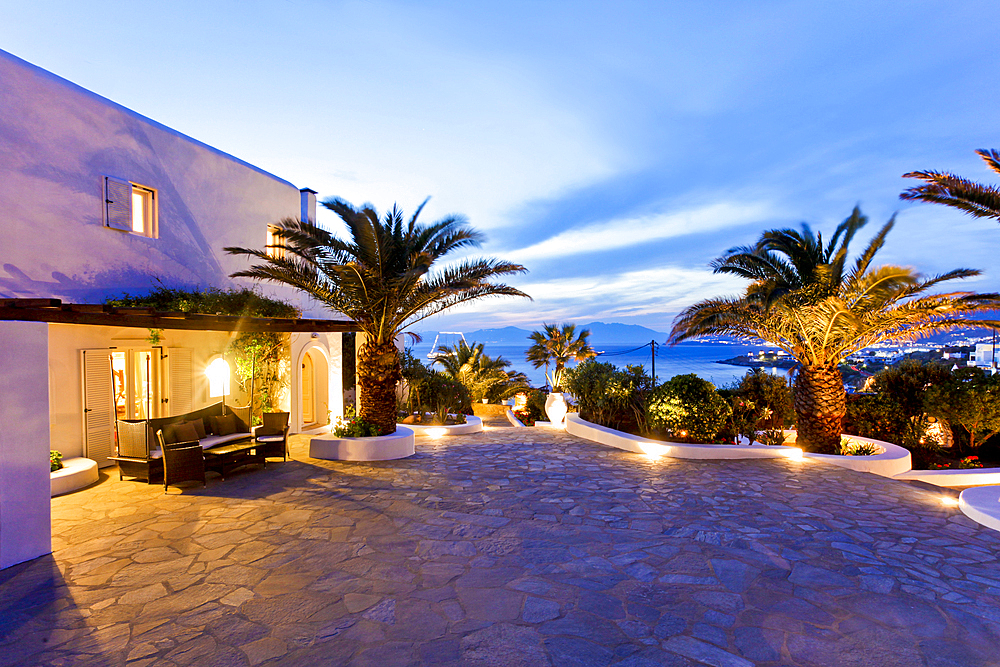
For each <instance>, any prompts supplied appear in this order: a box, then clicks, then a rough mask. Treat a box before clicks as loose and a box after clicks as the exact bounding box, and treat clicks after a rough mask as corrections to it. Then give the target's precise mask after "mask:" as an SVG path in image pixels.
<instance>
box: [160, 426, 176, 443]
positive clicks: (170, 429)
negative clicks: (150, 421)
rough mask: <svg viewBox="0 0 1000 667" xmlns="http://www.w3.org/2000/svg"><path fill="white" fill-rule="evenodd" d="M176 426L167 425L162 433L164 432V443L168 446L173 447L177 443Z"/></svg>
mask: <svg viewBox="0 0 1000 667" xmlns="http://www.w3.org/2000/svg"><path fill="white" fill-rule="evenodd" d="M175 426H176V424H167V425H166V426H164V427H163V428H162V429H160V430H161V431H163V442H165V443H166V444H168V445H172V444H174V443H175V442H177V437H176V436H175V435H174V428H175Z"/></svg>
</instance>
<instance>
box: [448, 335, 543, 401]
mask: <svg viewBox="0 0 1000 667" xmlns="http://www.w3.org/2000/svg"><path fill="white" fill-rule="evenodd" d="M483 347H484V344H483V343H473V344H471V345H470V344H469V343H467V342H465V341H464V340H460V341H458V343H457V344H456V345H455V346H454V347H449V346H447V345H441V346H440V347H438V354H437V356H436V357H435V358H434V360H435V361H436V362H437V363H439V364H441V366H443V367H444V372H445V374H447V375H448V376H449V377H452V378H454V379H456V380H458V381H459V382H461V383H462V384H463V385H464V386H465V388H466V389H468V390H469V393H470V394H471V396H472V400H473V401H480V400H482V399H484V398H485V399H488V400H490V401H496V400H503V399H505V398H510V397H511V396H513V395H514V394H516V393H518V392H521V391H525V390H526V389H528V378H527V376H525V375H524V373H521V372H519V371H509V370H507V369H508V368H509V367H510V361H508V360H507V359H504V358H503V357H502V356H499V357H497V358H495V359H494V358H492V357H490V356H489V355H487V354H486V353H484V352H483Z"/></svg>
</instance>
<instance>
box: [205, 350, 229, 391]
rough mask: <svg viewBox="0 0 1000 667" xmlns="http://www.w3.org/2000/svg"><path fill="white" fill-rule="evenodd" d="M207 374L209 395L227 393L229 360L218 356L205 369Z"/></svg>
mask: <svg viewBox="0 0 1000 667" xmlns="http://www.w3.org/2000/svg"><path fill="white" fill-rule="evenodd" d="M205 375H207V376H208V395H209V396H210V397H213V398H214V397H216V396H226V395H228V394H229V362H227V361H226V360H225V359H223V358H222V357H219V358H218V359H216V360H215V361H213V362H212V363H210V364H209V365H208V368H206V369H205Z"/></svg>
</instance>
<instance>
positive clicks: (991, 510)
mask: <svg viewBox="0 0 1000 667" xmlns="http://www.w3.org/2000/svg"><path fill="white" fill-rule="evenodd" d="M958 506H959V508H960V509H961V510H962V512H963V513H964V514H965V515H966V516H967V517H969V518H970V519H972V520H973V521H977V522H979V523H981V524H983V525H984V526H987V527H989V528H992V529H993V530H1000V486H977V487H975V488H972V489H966V490H965V491H962V493H961V495H959V497H958Z"/></svg>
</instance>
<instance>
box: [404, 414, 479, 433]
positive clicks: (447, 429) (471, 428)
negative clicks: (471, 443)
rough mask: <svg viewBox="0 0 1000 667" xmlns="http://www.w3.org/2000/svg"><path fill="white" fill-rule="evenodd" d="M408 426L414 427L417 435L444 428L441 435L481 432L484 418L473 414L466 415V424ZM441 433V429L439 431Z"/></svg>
mask: <svg viewBox="0 0 1000 667" xmlns="http://www.w3.org/2000/svg"><path fill="white" fill-rule="evenodd" d="M406 428H408V429H412V430H413V432H414V433H416V434H417V435H428V431H432V430H434V429H439V428H440V429H444V433H441V435H468V434H469V433H479V432H480V431H482V430H483V420H482V419H480V418H479V417H473V416H471V415H469V416H466V418H465V423H464V424H451V425H450V426H447V425H446V426H441V425H440V424H427V425H424V424H407V425H406ZM439 433H440V431H439Z"/></svg>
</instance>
